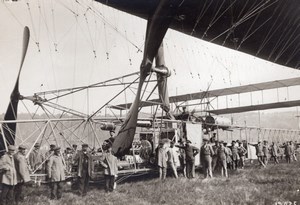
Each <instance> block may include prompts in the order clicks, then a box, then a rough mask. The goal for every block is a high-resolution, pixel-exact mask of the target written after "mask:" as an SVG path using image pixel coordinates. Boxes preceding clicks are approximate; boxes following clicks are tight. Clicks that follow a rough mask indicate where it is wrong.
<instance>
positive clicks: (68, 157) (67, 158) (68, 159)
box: [63, 147, 73, 174]
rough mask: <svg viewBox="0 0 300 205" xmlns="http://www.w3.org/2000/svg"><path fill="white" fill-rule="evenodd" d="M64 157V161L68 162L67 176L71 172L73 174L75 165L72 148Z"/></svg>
mask: <svg viewBox="0 0 300 205" xmlns="http://www.w3.org/2000/svg"><path fill="white" fill-rule="evenodd" d="M63 157H64V160H65V162H66V170H67V174H71V172H72V165H73V155H72V149H71V148H70V147H67V148H66V150H65V153H64V156H63Z"/></svg>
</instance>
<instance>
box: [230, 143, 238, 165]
mask: <svg viewBox="0 0 300 205" xmlns="http://www.w3.org/2000/svg"><path fill="white" fill-rule="evenodd" d="M231 152H232V165H233V169H237V168H238V165H239V160H240V156H239V152H238V146H237V144H236V141H232V145H231Z"/></svg>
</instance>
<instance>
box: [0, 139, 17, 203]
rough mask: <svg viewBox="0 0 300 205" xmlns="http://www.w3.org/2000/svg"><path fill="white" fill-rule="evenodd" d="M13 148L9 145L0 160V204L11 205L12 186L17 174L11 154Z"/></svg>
mask: <svg viewBox="0 0 300 205" xmlns="http://www.w3.org/2000/svg"><path fill="white" fill-rule="evenodd" d="M15 149H16V148H15V146H13V145H9V146H8V152H7V153H6V154H5V155H3V156H2V157H1V159H0V170H1V173H2V175H1V183H2V192H1V195H0V204H2V205H6V204H11V203H12V202H13V201H14V199H13V196H14V186H15V185H16V184H17V173H16V168H15V161H14V157H13V154H14V153H15Z"/></svg>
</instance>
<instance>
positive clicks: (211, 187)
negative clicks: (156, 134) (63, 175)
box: [22, 162, 300, 205]
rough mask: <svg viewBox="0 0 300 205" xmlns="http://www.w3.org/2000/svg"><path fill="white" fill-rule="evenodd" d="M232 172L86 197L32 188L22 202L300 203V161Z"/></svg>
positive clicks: (93, 190)
mask: <svg viewBox="0 0 300 205" xmlns="http://www.w3.org/2000/svg"><path fill="white" fill-rule="evenodd" d="M229 174H230V176H229V178H228V179H224V178H221V177H220V176H218V175H216V177H215V178H214V179H203V175H202V174H199V176H197V177H196V179H193V180H188V179H185V178H179V179H173V178H167V180H166V181H165V182H161V181H159V180H158V179H156V178H154V179H149V178H147V180H143V179H142V178H140V179H139V180H134V181H131V182H124V183H122V184H120V185H118V187H117V190H116V191H115V192H113V193H105V192H104V190H103V188H101V187H95V186H92V187H90V191H89V192H88V195H87V196H86V197H83V198H82V197H79V196H77V195H75V194H74V193H73V192H72V191H71V190H70V187H68V186H66V187H65V192H64V193H63V198H62V199H60V200H49V189H48V187H46V186H42V187H39V188H28V189H27V190H26V198H25V201H24V203H22V204H24V205H32V204H43V205H44V204H49V205H58V204H66V205H69V204H72V205H73V204H74V205H79V204H92V205H93V204H95V205H96V204H97V205H98V204H113V205H115V204H116V205H118V204H120V205H121V204H122V205H127V204H141V205H148V204H172V205H173V204H182V205H189V204H192V205H195V204H205V205H206V204H276V202H279V203H278V204H280V202H281V204H284V203H285V204H286V205H289V204H294V203H296V204H300V163H299V162H294V163H292V164H285V163H282V164H279V165H268V167H267V168H265V169H263V168H259V167H258V166H255V165H251V166H250V165H249V166H248V167H246V169H244V170H238V171H232V172H229ZM289 202H291V203H289Z"/></svg>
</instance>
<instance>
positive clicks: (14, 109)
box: [0, 26, 30, 150]
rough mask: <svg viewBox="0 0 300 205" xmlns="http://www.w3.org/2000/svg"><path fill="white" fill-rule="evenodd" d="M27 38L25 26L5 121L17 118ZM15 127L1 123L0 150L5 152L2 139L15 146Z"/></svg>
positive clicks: (27, 29)
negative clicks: (20, 54)
mask: <svg viewBox="0 0 300 205" xmlns="http://www.w3.org/2000/svg"><path fill="white" fill-rule="evenodd" d="M29 37H30V32H29V28H28V27H27V26H26V27H25V28H24V32H23V50H22V57H21V64H20V68H19V73H18V76H17V80H16V83H15V87H14V89H13V90H12V93H11V95H10V101H9V104H8V108H7V110H6V113H5V115H4V120H5V121H7V120H16V119H17V116H18V103H19V100H20V99H21V98H22V96H21V95H20V92H19V79H20V74H21V70H22V67H23V63H24V60H25V56H26V53H27V48H28V44H29ZM16 126H17V125H16V123H3V132H4V133H2V134H4V137H3V136H2V137H0V150H5V148H6V145H5V144H4V143H5V142H4V139H6V142H7V143H8V144H10V145H14V144H15V133H16Z"/></svg>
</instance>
